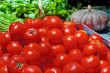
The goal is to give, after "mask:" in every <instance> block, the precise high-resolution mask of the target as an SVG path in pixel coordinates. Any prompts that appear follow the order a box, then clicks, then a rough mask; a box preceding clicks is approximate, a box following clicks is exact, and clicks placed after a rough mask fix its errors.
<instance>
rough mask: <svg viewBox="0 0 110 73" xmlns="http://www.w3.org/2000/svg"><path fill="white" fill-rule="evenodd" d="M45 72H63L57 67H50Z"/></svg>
mask: <svg viewBox="0 0 110 73" xmlns="http://www.w3.org/2000/svg"><path fill="white" fill-rule="evenodd" d="M44 73H62V72H61V70H60V69H59V68H57V67H53V68H48V69H46V70H45V71H44Z"/></svg>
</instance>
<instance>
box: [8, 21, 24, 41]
mask: <svg viewBox="0 0 110 73" xmlns="http://www.w3.org/2000/svg"><path fill="white" fill-rule="evenodd" d="M9 32H10V34H11V36H12V37H13V38H14V39H16V38H19V37H21V36H19V35H22V34H23V32H24V25H23V24H22V23H20V22H13V23H11V25H10V26H9Z"/></svg>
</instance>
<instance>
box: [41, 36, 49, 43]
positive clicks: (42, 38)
mask: <svg viewBox="0 0 110 73" xmlns="http://www.w3.org/2000/svg"><path fill="white" fill-rule="evenodd" d="M40 42H49V39H48V37H45V36H41V37H40Z"/></svg>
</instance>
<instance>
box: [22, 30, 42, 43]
mask: <svg viewBox="0 0 110 73" xmlns="http://www.w3.org/2000/svg"><path fill="white" fill-rule="evenodd" d="M23 36H24V40H25V41H26V42H39V40H40V39H39V32H38V30H37V29H35V28H30V29H27V30H26V31H25V32H24V35H23Z"/></svg>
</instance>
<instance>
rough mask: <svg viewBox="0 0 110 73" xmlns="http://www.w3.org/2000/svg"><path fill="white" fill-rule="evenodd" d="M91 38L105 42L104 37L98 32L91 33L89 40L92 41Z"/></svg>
mask: <svg viewBox="0 0 110 73" xmlns="http://www.w3.org/2000/svg"><path fill="white" fill-rule="evenodd" d="M91 40H99V41H100V42H103V39H102V37H100V36H99V35H97V34H93V35H91V36H90V37H89V41H91Z"/></svg>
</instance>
